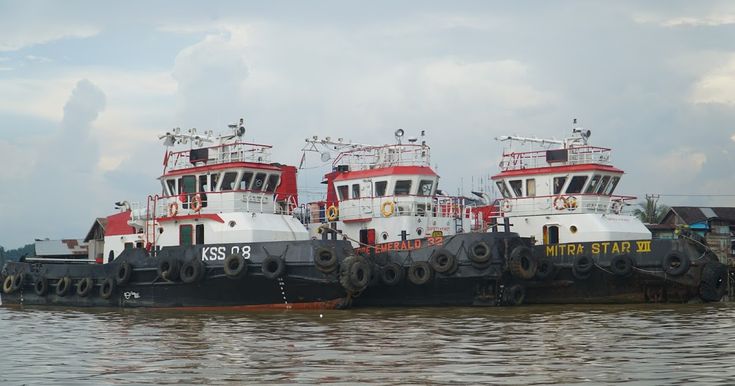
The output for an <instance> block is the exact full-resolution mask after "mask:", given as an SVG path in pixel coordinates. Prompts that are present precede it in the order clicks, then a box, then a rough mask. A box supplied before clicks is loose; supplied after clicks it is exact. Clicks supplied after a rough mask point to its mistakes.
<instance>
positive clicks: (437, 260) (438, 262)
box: [429, 248, 457, 275]
mask: <svg viewBox="0 0 735 386" xmlns="http://www.w3.org/2000/svg"><path fill="white" fill-rule="evenodd" d="M429 265H431V268H432V269H433V270H434V271H436V272H437V273H443V274H446V275H451V274H452V273H454V270H456V269H457V257H456V256H454V255H453V254H451V253H450V252H449V251H448V250H446V249H443V248H442V249H440V250H438V251H436V253H434V255H432V256H431V258H430V259H429Z"/></svg>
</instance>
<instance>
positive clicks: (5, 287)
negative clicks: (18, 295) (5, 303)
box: [3, 275, 15, 294]
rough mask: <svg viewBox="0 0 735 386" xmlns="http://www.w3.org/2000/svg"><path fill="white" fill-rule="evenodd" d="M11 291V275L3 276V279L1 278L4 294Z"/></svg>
mask: <svg viewBox="0 0 735 386" xmlns="http://www.w3.org/2000/svg"><path fill="white" fill-rule="evenodd" d="M13 291H15V290H14V289H13V276H12V275H10V276H5V280H3V292H4V293H6V294H12V293H13Z"/></svg>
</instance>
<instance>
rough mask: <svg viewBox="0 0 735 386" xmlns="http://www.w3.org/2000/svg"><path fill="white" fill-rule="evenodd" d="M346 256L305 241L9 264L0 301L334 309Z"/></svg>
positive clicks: (330, 244)
mask: <svg viewBox="0 0 735 386" xmlns="http://www.w3.org/2000/svg"><path fill="white" fill-rule="evenodd" d="M319 253H321V254H327V255H330V257H331V256H332V255H333V258H332V259H331V261H332V263H333V264H332V265H333V266H332V267H330V269H321V270H320V269H317V267H316V266H315V263H314V261H315V256H317V255H318V254H319ZM350 254H352V252H351V248H350V245H349V243H347V242H342V241H328V240H309V241H291V242H266V243H247V244H218V245H198V246H193V247H171V248H163V249H161V250H159V251H157V252H156V253H155V254H154V256H151V255H149V254H148V253H147V252H146V251H145V250H142V249H131V250H126V251H125V252H123V253H122V254H121V255H120V256H119V257H117V258H116V259H115V260H114V261H113V262H111V263H108V264H58V263H43V262H33V263H31V262H11V263H7V264H6V266H5V267H4V269H3V283H2V284H3V292H4V293H3V294H2V304H3V305H43V306H71V307H157V308H189V309H203V310H206V309H243V310H247V309H269V308H282V309H291V308H340V307H345V306H347V305H348V304H349V296H348V291H346V290H345V289H344V288H343V287H342V285H341V284H340V281H339V265H340V264H341V262H343V261H344V260H345V258H346V256H348V255H350ZM227 264H230V265H229V268H228V267H227V266H226V265H227ZM240 264H243V265H242V266H240ZM126 270H128V271H129V272H126ZM327 271H329V272H327ZM44 281H45V284H44V283H42V282H44Z"/></svg>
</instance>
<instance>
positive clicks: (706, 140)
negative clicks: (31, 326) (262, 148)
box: [0, 0, 735, 248]
mask: <svg viewBox="0 0 735 386" xmlns="http://www.w3.org/2000/svg"><path fill="white" fill-rule="evenodd" d="M240 117H244V118H245V121H246V128H247V133H246V137H247V139H248V140H254V141H257V142H260V143H267V144H272V145H274V146H275V147H274V151H273V160H274V161H278V162H282V163H288V164H298V163H299V160H300V159H301V152H300V149H301V148H302V146H303V143H304V138H306V137H310V136H312V135H319V136H322V137H325V136H332V137H333V138H336V137H343V138H346V139H351V140H352V141H354V142H359V143H371V144H382V143H392V142H393V141H394V138H393V132H394V131H395V130H396V129H398V128H401V129H404V130H405V131H406V132H407V134H408V135H416V134H418V133H419V131H420V130H425V131H426V134H427V137H426V138H427V142H428V143H429V144H430V145H431V146H432V164H433V165H435V166H436V168H437V171H438V173H439V174H440V175H441V176H442V179H441V182H440V187H441V188H442V189H444V190H445V191H447V192H450V193H457V192H463V193H466V192H469V191H470V190H472V189H478V188H479V187H482V186H485V185H488V183H487V179H488V177H489V176H490V175H492V174H494V173H496V172H497V167H498V161H499V159H500V154H501V152H502V150H503V144H501V143H498V142H497V141H495V140H494V137H496V136H499V135H521V136H531V137H533V136H535V137H548V138H551V137H554V138H563V137H564V136H566V135H568V134H569V133H570V131H571V128H572V119H573V118H577V119H578V120H579V122H580V124H581V125H582V126H584V127H585V128H587V129H590V130H591V131H592V137H591V138H590V142H591V144H593V145H597V146H604V147H609V148H612V149H613V155H612V161H613V164H614V165H615V166H617V167H619V168H621V169H623V170H625V172H626V176H625V177H624V178H623V180H622V181H621V184H620V185H619V187H618V189H617V192H618V193H621V194H623V193H624V194H629V195H635V196H639V197H643V196H645V195H646V194H661V202H662V203H664V204H668V205H703V206H728V205H735V167H733V165H735V3H734V2H731V1H722V2H718V1H697V2H693V1H515V2H507V1H451V2H449V1H444V2H434V1H410V0H408V1H400V2H394V1H370V2H357V1H267V2H262V1H261V2H254V1H252V2H245V1H231V2H227V1H210V2H206V3H205V2H194V1H156V2H142V1H128V2H111V1H64V2H58V1H22V2H21V1H7V0H0V163H1V164H2V167H0V186H1V187H2V188H1V189H0V245H2V246H5V247H6V248H14V247H18V246H21V245H24V244H27V243H30V242H32V241H33V239H35V238H46V237H48V238H83V237H84V236H85V235H86V233H87V231H88V230H89V228H90V227H91V225H92V222H93V221H94V218H95V217H101V216H105V215H108V214H111V213H113V212H114V207H113V204H114V202H116V201H121V200H128V201H137V202H145V199H146V196H147V195H148V194H155V193H159V192H160V185H159V184H158V181H156V177H158V176H159V174H160V172H161V157H162V155H163V152H164V147H163V146H162V144H161V142H160V141H159V140H158V137H157V135H159V134H162V133H164V132H165V131H167V130H170V129H171V128H173V127H181V128H190V127H196V128H197V129H199V130H203V129H212V130H214V131H215V132H218V131H220V130H222V129H224V128H226V126H227V124H228V123H232V122H235V121H236V120H238V119H239V118H240ZM318 158H319V157H318V156H312V155H310V156H309V157H308V158H307V162H306V165H307V168H306V169H304V170H302V171H301V173H300V177H299V182H300V184H301V186H302V187H303V188H304V189H306V190H307V191H309V192H312V193H316V192H317V191H318V190H319V189H321V187H322V186H323V185H320V184H318V181H319V178H320V175H321V173H323V171H324V170H322V169H320V168H319V167H320V165H322V163H321V161H320V160H319V159H318ZM314 198H315V197H314ZM302 201H303V198H302Z"/></svg>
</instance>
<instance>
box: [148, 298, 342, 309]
mask: <svg viewBox="0 0 735 386" xmlns="http://www.w3.org/2000/svg"><path fill="white" fill-rule="evenodd" d="M343 303H344V299H334V300H328V301H324V302H309V303H276V304H249V305H242V306H200V307H151V308H152V309H156V310H172V311H270V310H333V309H336V308H337V307H339V306H340V305H341V304H343Z"/></svg>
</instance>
